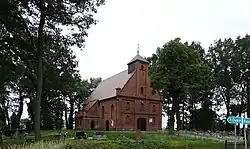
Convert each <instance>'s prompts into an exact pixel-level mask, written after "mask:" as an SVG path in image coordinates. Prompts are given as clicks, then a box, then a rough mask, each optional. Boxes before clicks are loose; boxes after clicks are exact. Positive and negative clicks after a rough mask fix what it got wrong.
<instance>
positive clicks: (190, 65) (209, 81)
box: [148, 38, 214, 129]
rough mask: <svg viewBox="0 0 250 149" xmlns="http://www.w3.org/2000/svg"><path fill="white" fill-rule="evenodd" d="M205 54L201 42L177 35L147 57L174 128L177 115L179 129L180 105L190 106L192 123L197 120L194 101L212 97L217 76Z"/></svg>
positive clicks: (183, 106) (156, 86)
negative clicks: (188, 40)
mask: <svg viewBox="0 0 250 149" xmlns="http://www.w3.org/2000/svg"><path fill="white" fill-rule="evenodd" d="M204 56H205V53H204V50H203V49H202V47H201V46H200V44H199V43H196V42H192V43H191V45H189V44H188V43H187V42H186V43H181V42H180V38H176V39H174V40H172V41H169V42H168V43H166V44H164V45H163V47H162V48H158V49H157V51H156V54H153V55H152V57H151V58H148V59H149V61H150V77H151V84H152V87H153V88H154V89H155V90H157V91H159V92H160V91H161V92H162V93H163V99H164V101H163V109H164V111H165V112H167V113H169V121H168V126H169V129H173V127H174V115H177V129H180V127H181V126H180V125H181V122H180V114H179V113H180V110H181V108H182V111H185V108H186V109H188V108H189V111H191V116H192V118H191V123H194V122H192V121H193V120H194V119H195V117H194V116H195V114H194V112H195V108H194V106H195V104H197V103H201V102H206V101H207V100H209V98H208V97H209V96H210V95H211V89H213V85H214V79H213V73H212V68H211V67H210V66H209V64H208V62H207V61H206V59H205V57H204ZM170 104H172V106H171V107H169V105H170ZM181 105H182V107H181ZM185 105H188V106H186V107H185ZM170 109H171V110H170ZM183 114H184V113H183ZM191 125H194V124H191ZM183 126H184V124H183ZM183 129H184V128H183Z"/></svg>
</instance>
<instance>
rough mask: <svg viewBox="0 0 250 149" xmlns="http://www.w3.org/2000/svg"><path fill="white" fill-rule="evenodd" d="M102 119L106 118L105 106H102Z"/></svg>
mask: <svg viewBox="0 0 250 149" xmlns="http://www.w3.org/2000/svg"><path fill="white" fill-rule="evenodd" d="M102 118H104V106H102Z"/></svg>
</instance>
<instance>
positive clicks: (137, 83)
mask: <svg viewBox="0 0 250 149" xmlns="http://www.w3.org/2000/svg"><path fill="white" fill-rule="evenodd" d="M75 118H76V119H75V120H76V128H77V129H100V130H136V129H140V130H142V131H153V130H161V128H162V127H161V125H162V100H161V97H160V96H159V94H158V93H156V92H153V90H152V88H151V87H150V79H149V76H148V61H147V60H146V59H144V58H143V57H141V56H140V55H139V53H138V54H137V55H136V56H135V57H134V58H133V59H132V60H131V61H130V62H129V63H128V69H127V70H125V71H123V72H120V73H118V74H116V75H114V76H112V77H110V78H108V79H106V80H103V81H102V82H101V83H100V84H99V85H98V86H97V88H96V89H95V90H94V91H93V92H92V94H91V95H90V97H89V98H88V100H87V101H86V103H85V104H84V105H83V108H82V111H78V112H76V115H75Z"/></svg>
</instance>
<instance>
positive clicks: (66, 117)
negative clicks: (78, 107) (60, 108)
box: [64, 103, 68, 128]
mask: <svg viewBox="0 0 250 149" xmlns="http://www.w3.org/2000/svg"><path fill="white" fill-rule="evenodd" d="M67 109H68V107H67V104H66V103H65V109H64V117H65V127H66V128H68V116H67V115H68V110H67Z"/></svg>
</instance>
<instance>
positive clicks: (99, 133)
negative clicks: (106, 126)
mask: <svg viewBox="0 0 250 149" xmlns="http://www.w3.org/2000/svg"><path fill="white" fill-rule="evenodd" d="M93 138H94V139H95V140H104V132H103V131H97V132H95V135H94V136H93Z"/></svg>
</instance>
